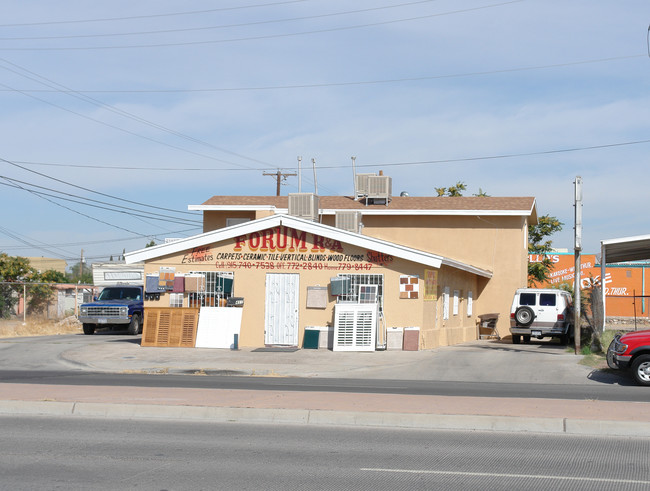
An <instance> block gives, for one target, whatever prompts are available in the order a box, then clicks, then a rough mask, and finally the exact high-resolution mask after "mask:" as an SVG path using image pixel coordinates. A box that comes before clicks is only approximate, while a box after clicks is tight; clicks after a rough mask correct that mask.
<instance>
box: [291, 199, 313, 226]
mask: <svg viewBox="0 0 650 491" xmlns="http://www.w3.org/2000/svg"><path fill="white" fill-rule="evenodd" d="M289 215H291V216H294V217H298V218H304V219H305V220H311V221H313V222H317V221H318V215H319V211H318V196H316V195H315V194H314V193H289Z"/></svg>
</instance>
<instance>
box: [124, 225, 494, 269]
mask: <svg viewBox="0 0 650 491" xmlns="http://www.w3.org/2000/svg"><path fill="white" fill-rule="evenodd" d="M277 226H285V227H289V228H293V229H296V230H301V231H305V232H309V233H313V234H316V235H320V236H321V237H325V238H330V239H333V240H338V241H340V242H341V243H345V244H351V245H355V246H358V247H362V248H364V249H370V250H373V251H377V252H382V253H385V254H390V255H392V256H395V257H399V258H402V259H406V260H408V261H413V262H416V263H419V264H424V265H426V266H431V267H434V268H440V266H441V265H446V266H450V267H453V268H456V269H460V270H463V271H467V272H469V273H473V274H476V275H479V276H483V277H486V278H491V277H492V272H491V271H488V270H485V269H482V268H477V267H475V266H471V265H469V264H465V263H462V262H460V261H456V260H453V259H449V258H445V257H442V256H439V255H436V254H432V253H430V252H425V251H420V250H418V249H413V248H411V247H406V246H403V245H400V244H395V243H393V242H388V241H386V240H382V239H377V238H375V237H369V236H367V235H361V234H357V233H354V232H348V231H346V230H343V229H340V228H336V227H331V226H329V225H323V224H322V223H317V222H312V221H310V220H304V219H302V218H297V217H293V216H289V215H283V214H275V215H271V216H268V217H265V218H260V219H257V220H251V221H249V222H245V223H241V224H237V225H233V226H231V227H225V228H221V229H218V230H213V231H210V232H206V233H203V234H199V235H195V236H193V237H188V238H186V239H179V240H177V241H174V242H169V243H166V244H160V245H157V246H153V247H147V248H145V249H140V250H139V251H134V252H127V253H126V254H125V255H124V258H125V261H126V263H127V264H131V263H135V262H138V261H147V260H151V259H157V258H160V257H163V256H167V255H170V254H177V253H180V252H183V251H186V250H189V249H193V248H195V247H202V246H206V245H209V244H213V243H215V242H222V241H224V240H228V239H232V238H235V237H239V236H242V235H246V234H249V233H252V232H259V231H261V230H267V229H269V228H273V227H277Z"/></svg>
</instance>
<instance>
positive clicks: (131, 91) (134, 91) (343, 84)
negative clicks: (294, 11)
mask: <svg viewBox="0 0 650 491" xmlns="http://www.w3.org/2000/svg"><path fill="white" fill-rule="evenodd" d="M649 33H650V31H649ZM649 49H650V48H649ZM646 56H648V55H646V54H645V53H643V54H638V55H625V56H614V57H610V58H595V59H591V60H580V61H569V62H566V63H554V64H550V65H536V66H529V67H515V68H503V69H500V70H486V71H480V72H465V73H453V74H447V75H429V76H423V77H403V78H389V79H381V80H357V81H350V82H323V83H312V84H291V85H267V86H255V87H221V88H206V89H121V90H103V89H95V90H71V91H69V92H74V93H76V94H190V93H201V92H246V91H266V90H292V89H314V88H326V87H348V86H355V85H360V86H363V85H379V84H395V83H403V82H423V81H427V80H440V79H447V78H465V77H478V76H486V75H498V74H502V73H516V72H526V71H533V70H544V69H548V68H563V67H569V66H576V65H587V64H593V63H609V62H611V61H619V60H629V59H634V58H645V57H646ZM0 61H1V59H0ZM9 91H10V90H9V89H0V92H9ZM11 91H13V89H11ZM20 91H21V92H27V93H54V92H56V93H62V94H65V93H67V92H68V91H67V90H59V89H49V90H48V89H20Z"/></svg>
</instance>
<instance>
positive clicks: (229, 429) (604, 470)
mask: <svg viewBox="0 0 650 491" xmlns="http://www.w3.org/2000/svg"><path fill="white" fill-rule="evenodd" d="M0 434H1V435H2V438H1V439H0V469H2V473H1V474H0V487H1V488H2V489H12V490H30V491H31V490H33V489H66V490H68V489H69V490H77V489H79V490H112V489H115V490H123V489H151V490H173V489H183V490H208V489H210V490H213V489H224V490H225V489H227V490H249V489H250V490H257V489H265V490H269V491H273V490H282V491H285V490H294V489H295V490H301V491H305V490H317V489H328V490H330V489H331V490H347V489H355V490H372V491H383V490H431V489H436V490H459V489H462V490H468V491H472V490H481V491H483V490H486V489H491V490H512V489H517V490H547V489H558V490H562V489H571V490H576V491H581V490H588V491H598V490H610V489H617V490H646V489H649V488H650V478H649V477H648V476H650V463H649V461H648V458H647V456H648V454H649V452H650V439H647V438H645V439H641V438H630V437H622V438H615V437H589V436H586V437H582V436H576V435H572V436H567V435H542V434H530V433H503V432H501V433H495V432H478V431H474V432H467V431H453V432H452V431H440V430H437V431H436V430H404V429H382V428H351V427H345V428H343V427H333V426H328V427H313V426H295V425H294V426H284V425H279V424H273V425H262V424H257V425H251V424H236V423H223V424H222V423H211V422H194V423H187V422H178V421H164V422H153V421H124V420H120V421H115V420H110V419H84V418H76V419H75V420H71V419H65V418H61V419H59V418H52V417H48V418H45V417H14V416H0Z"/></svg>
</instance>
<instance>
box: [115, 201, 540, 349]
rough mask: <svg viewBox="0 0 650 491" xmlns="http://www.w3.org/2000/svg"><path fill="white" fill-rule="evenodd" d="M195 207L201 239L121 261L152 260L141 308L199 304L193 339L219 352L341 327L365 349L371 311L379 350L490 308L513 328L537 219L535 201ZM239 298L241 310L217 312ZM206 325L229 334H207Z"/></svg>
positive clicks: (470, 333)
mask: <svg viewBox="0 0 650 491" xmlns="http://www.w3.org/2000/svg"><path fill="white" fill-rule="evenodd" d="M189 209H191V210H202V211H203V216H204V219H203V222H204V233H203V234H201V235H197V236H194V237H190V238H187V239H180V240H176V241H173V242H169V243H166V244H161V245H157V246H154V247H150V248H146V249H142V250H140V251H135V252H131V253H127V254H126V255H125V259H126V262H127V264H129V263H133V262H139V261H143V262H144V272H145V275H146V278H145V280H146V281H145V284H146V293H147V295H146V296H145V298H146V300H145V312H147V311H149V312H152V313H153V312H154V311H156V312H162V314H161V315H163V314H164V315H167V314H165V313H164V312H163V311H164V310H165V309H166V310H168V311H172V312H173V311H176V312H180V310H178V309H192V308H194V309H196V308H198V309H200V312H201V313H200V317H199V324H198V333H195V334H196V336H197V339H196V345H197V346H200V345H203V346H207V345H212V346H216V345H219V346H222V347H228V346H232V345H233V343H232V342H231V341H232V335H234V334H237V339H238V343H239V345H240V346H246V347H260V346H265V345H290V346H302V345H303V343H304V342H305V334H306V328H309V327H312V326H313V327H317V328H320V329H321V330H327V329H328V328H329V329H330V331H331V330H333V331H334V341H333V344H334V347H335V349H337V348H336V347H337V346H338V349H347V348H349V349H358V350H361V349H364V347H363V346H361V344H363V343H366V341H367V340H362V341H359V339H358V338H355V336H357V335H359V336H361V334H363V332H362V331H363V329H362V326H361V324H359V323H360V322H361V320H362V319H368V322H369V323H370V324H371V325H373V326H376V328H375V327H373V328H371V329H369V330H368V332H367V333H366V334H367V335H368V336H371V337H372V344H373V345H372V347H371V348H372V349H375V346H378V347H384V346H385V345H386V335H387V333H392V331H391V329H390V328H394V327H400V328H418V329H419V331H418V332H419V335H418V334H416V335H417V340H416V346H415V347H416V348H419V349H430V348H435V347H437V346H444V345H451V344H456V343H460V342H464V341H468V340H473V339H476V338H477V332H478V331H477V320H478V315H480V314H486V313H493V312H494V313H498V314H500V318H499V321H498V325H497V330H498V332H499V333H500V334H501V335H502V336H505V335H507V333H508V326H509V316H508V313H509V311H510V303H511V301H512V295H513V293H514V291H515V290H516V289H517V288H519V287H522V286H525V285H526V281H527V260H528V250H527V244H528V225H529V224H534V223H536V220H537V215H536V207H535V199H534V198H531V197H523V198H520V197H515V198H492V197H454V198H452V197H435V198H432V197H429V198H417V197H406V196H400V197H390V196H388V197H387V198H386V199H374V200H373V199H370V198H361V199H356V200H355V199H354V198H349V197H327V196H324V197H318V196H314V195H310V194H307V193H303V194H297V195H290V196H289V197H286V196H285V197H254V196H248V197H246V196H240V197H237V196H215V197H213V198H211V199H210V200H208V201H206V202H205V203H203V204H202V205H192V206H190V207H189ZM359 231H360V232H361V233H359ZM235 297H243V308H241V309H219V306H220V305H224V304H225V303H226V302H227V301H228V300H227V299H228V298H230V299H231V301H233V302H234V299H235ZM364 304H365V305H364ZM161 309H162V310H161ZM174 309H176V310H174ZM355 309H357V310H356V311H355ZM373 309H376V310H373ZM226 314H227V315H228V316H230V317H229V318H228V319H225V318H222V317H219V316H223V315H226ZM145 315H146V314H145ZM364 316H365V317H364ZM152 318H153V317H152ZM161 318H162V317H161ZM179 319H180V317H179ZM210 319H214V320H213V321H211V320H210ZM348 321H349V325H348V326H347V327H346V326H345V325H344V324H345V322H348ZM179 322H180V321H179ZM188 322H189V321H188ZM202 324H203V327H202ZM151 325H152V326H153V321H152V324H151ZM152 329H153V328H152ZM207 329H213V330H214V332H217V331H218V330H219V329H222V330H225V331H228V333H229V334H228V336H227V339H226V341H225V342H224V341H223V340H221V341H219V342H216V341H215V338H214V337H213V338H211V339H210V340H208V341H206V340H205V336H204V334H205V332H207ZM346 329H348V331H346ZM307 330H309V329H307ZM370 331H372V332H370ZM410 331H411V330H409V332H408V336H410V337H412V336H413V333H412V332H410ZM414 331H417V330H414ZM165 332H166V331H165ZM346 333H347V334H346ZM348 334H349V336H351V338H350V339H346V338H345V336H346V335H348ZM331 335H332V333H330V336H331ZM364 335H365V334H364ZM337 336H338V337H337ZM404 336H405V339H406V332H405V334H404ZM353 338H354V339H353ZM149 341H150V340H148V338H147V325H146V323H145V332H144V334H143V343H145V342H149ZM213 341H214V342H216V344H210V343H212V342H213ZM202 343H207V344H202ZM219 343H221V344H219ZM346 343H352V345H353V346H351V345H349V344H347V345H346ZM346 346H347V348H346ZM364 346H366V348H367V344H366V345H364Z"/></svg>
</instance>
